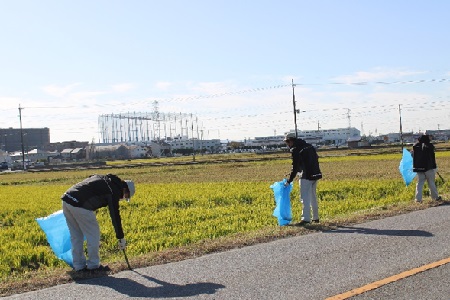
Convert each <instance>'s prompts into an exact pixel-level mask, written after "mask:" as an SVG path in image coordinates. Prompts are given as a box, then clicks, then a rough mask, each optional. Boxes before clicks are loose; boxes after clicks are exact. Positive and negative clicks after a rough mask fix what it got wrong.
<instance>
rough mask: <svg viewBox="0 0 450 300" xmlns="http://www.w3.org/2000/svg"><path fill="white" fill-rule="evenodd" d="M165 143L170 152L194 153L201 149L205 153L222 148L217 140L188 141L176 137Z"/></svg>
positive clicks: (181, 137)
mask: <svg viewBox="0 0 450 300" xmlns="http://www.w3.org/2000/svg"><path fill="white" fill-rule="evenodd" d="M166 142H167V143H168V144H169V145H170V147H171V148H172V150H177V149H194V150H195V151H198V150H200V149H201V150H205V151H207V152H217V151H219V150H220V149H221V148H222V145H221V142H220V140H219V139H213V140H199V139H196V138H193V139H192V138H191V139H188V138H187V137H185V136H177V137H174V138H167V140H166Z"/></svg>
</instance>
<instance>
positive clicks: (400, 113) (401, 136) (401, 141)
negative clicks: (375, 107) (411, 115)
mask: <svg viewBox="0 0 450 300" xmlns="http://www.w3.org/2000/svg"><path fill="white" fill-rule="evenodd" d="M401 106H402V105H401V104H399V105H398V113H399V115H400V143H401V146H402V151H403V130H402V108H401Z"/></svg>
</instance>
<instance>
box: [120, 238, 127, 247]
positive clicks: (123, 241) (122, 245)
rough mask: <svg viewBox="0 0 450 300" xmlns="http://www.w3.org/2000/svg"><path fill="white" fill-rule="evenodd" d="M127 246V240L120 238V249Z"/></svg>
mask: <svg viewBox="0 0 450 300" xmlns="http://www.w3.org/2000/svg"><path fill="white" fill-rule="evenodd" d="M126 248H127V241H126V240H125V239H124V238H123V239H119V249H120V250H125V249H126Z"/></svg>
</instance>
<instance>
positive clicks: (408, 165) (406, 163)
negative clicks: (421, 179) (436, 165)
mask: <svg viewBox="0 0 450 300" xmlns="http://www.w3.org/2000/svg"><path fill="white" fill-rule="evenodd" d="M398 169H399V170H400V174H402V177H403V181H404V182H405V184H406V186H408V185H409V184H410V183H411V182H412V181H413V179H414V177H416V172H414V171H413V157H412V155H411V152H409V151H408V150H406V149H405V148H403V155H402V159H401V160H400V165H399V166H398Z"/></svg>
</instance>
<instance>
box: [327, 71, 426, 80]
mask: <svg viewBox="0 0 450 300" xmlns="http://www.w3.org/2000/svg"><path fill="white" fill-rule="evenodd" d="M425 73H427V72H426V71H408V70H397V69H385V68H375V69H374V70H373V71H360V72H356V73H355V74H351V75H343V76H338V77H336V78H334V79H333V80H336V81H337V82H340V83H347V84H352V83H364V82H374V81H382V80H393V79H394V80H398V79H401V78H405V77H408V76H415V75H420V74H425Z"/></svg>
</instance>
